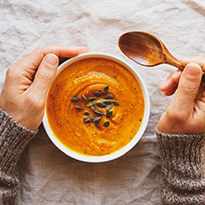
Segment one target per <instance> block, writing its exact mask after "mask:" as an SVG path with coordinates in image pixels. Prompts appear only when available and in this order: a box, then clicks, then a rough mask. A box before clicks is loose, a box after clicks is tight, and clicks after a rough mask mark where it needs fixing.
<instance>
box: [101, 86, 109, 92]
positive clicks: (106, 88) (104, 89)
mask: <svg viewBox="0 0 205 205" xmlns="http://www.w3.org/2000/svg"><path fill="white" fill-rule="evenodd" d="M108 90H109V85H107V86H105V87H104V88H103V89H102V93H106V92H107V91H108Z"/></svg>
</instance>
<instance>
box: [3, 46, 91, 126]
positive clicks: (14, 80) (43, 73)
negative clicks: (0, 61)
mask: <svg viewBox="0 0 205 205" xmlns="http://www.w3.org/2000/svg"><path fill="white" fill-rule="evenodd" d="M85 52H88V48H87V47H85V46H83V47H69V46H39V47H38V48H37V49H36V50H34V51H33V52H32V53H30V54H29V55H27V56H26V57H25V58H23V59H22V60H20V61H18V62H17V63H15V64H13V65H12V66H11V67H10V68H9V69H8V71H7V75H6V80H5V83H4V86H3V89H2V93H1V96H0V107H1V108H2V109H3V110H5V111H6V112H7V113H8V114H9V115H11V116H12V117H13V118H14V119H15V120H16V121H17V122H18V123H20V124H21V125H23V126H24V127H26V128H28V129H30V130H35V129H37V128H38V127H39V125H40V123H41V121H42V119H43V114H44V108H45V100H46V94H47V92H48V89H49V87H50V85H51V83H52V81H53V80H54V78H55V75H56V71H57V67H58V62H59V59H58V57H67V58H70V57H74V56H77V55H78V54H81V53H85Z"/></svg>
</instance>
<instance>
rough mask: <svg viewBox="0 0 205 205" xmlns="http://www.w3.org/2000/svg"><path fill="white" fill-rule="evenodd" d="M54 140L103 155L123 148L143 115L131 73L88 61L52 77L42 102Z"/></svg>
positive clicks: (102, 61)
mask: <svg viewBox="0 0 205 205" xmlns="http://www.w3.org/2000/svg"><path fill="white" fill-rule="evenodd" d="M46 111H47V117H48V122H49V125H50V127H51V129H52V132H53V133H54V135H55V137H56V138H57V139H58V140H59V141H60V142H61V143H62V144H63V145H64V146H66V147H67V148H68V149H70V150H72V151H74V152H76V153H78V154H81V155H89V156H102V155H108V154H111V153H113V152H116V151H118V150H120V149H121V148H123V147H124V146H126V145H127V144H128V143H129V142H130V141H131V140H132V139H133V138H134V137H135V135H136V134H137V132H138V130H139V128H140V126H141V123H142V120H143V115H144V97H143V93H142V90H141V87H140V85H139V83H138V81H137V80H136V79H135V77H134V76H133V74H132V73H131V72H130V71H128V70H127V69H126V68H125V67H123V66H122V65H120V64H118V63H116V62H115V61H112V60H108V59H103V58H88V59H84V60H80V61H78V62H75V63H73V64H71V65H69V66H68V67H67V68H65V69H64V70H63V71H62V72H60V74H59V75H58V76H57V77H56V79H55V81H54V82H53V84H52V86H51V88H50V91H49V93H48V98H47V106H46Z"/></svg>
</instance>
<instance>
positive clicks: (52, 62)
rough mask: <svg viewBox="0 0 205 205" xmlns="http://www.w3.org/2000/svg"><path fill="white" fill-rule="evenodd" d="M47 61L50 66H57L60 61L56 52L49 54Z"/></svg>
mask: <svg viewBox="0 0 205 205" xmlns="http://www.w3.org/2000/svg"><path fill="white" fill-rule="evenodd" d="M45 62H46V64H48V65H50V66H56V64H57V63H58V59H57V56H56V55H54V54H48V55H46V57H45Z"/></svg>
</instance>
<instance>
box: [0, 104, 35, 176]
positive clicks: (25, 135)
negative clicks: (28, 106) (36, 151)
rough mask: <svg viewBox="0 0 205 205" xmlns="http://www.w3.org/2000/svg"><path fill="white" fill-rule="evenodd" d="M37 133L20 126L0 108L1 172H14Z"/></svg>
mask: <svg viewBox="0 0 205 205" xmlns="http://www.w3.org/2000/svg"><path fill="white" fill-rule="evenodd" d="M37 132H38V130H35V131H32V130H29V129H27V128H25V127H24V126H22V125H20V124H19V123H18V122H16V120H14V119H13V118H12V117H11V116H10V115H9V114H8V113H7V112H5V111H4V110H3V109H2V108H0V171H3V172H5V173H10V172H13V171H14V169H15V168H16V164H17V162H18V160H19V158H20V156H21V154H22V152H23V150H24V148H25V147H26V145H27V144H28V142H29V141H30V140H31V139H32V138H33V137H34V136H35V135H36V133H37Z"/></svg>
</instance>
